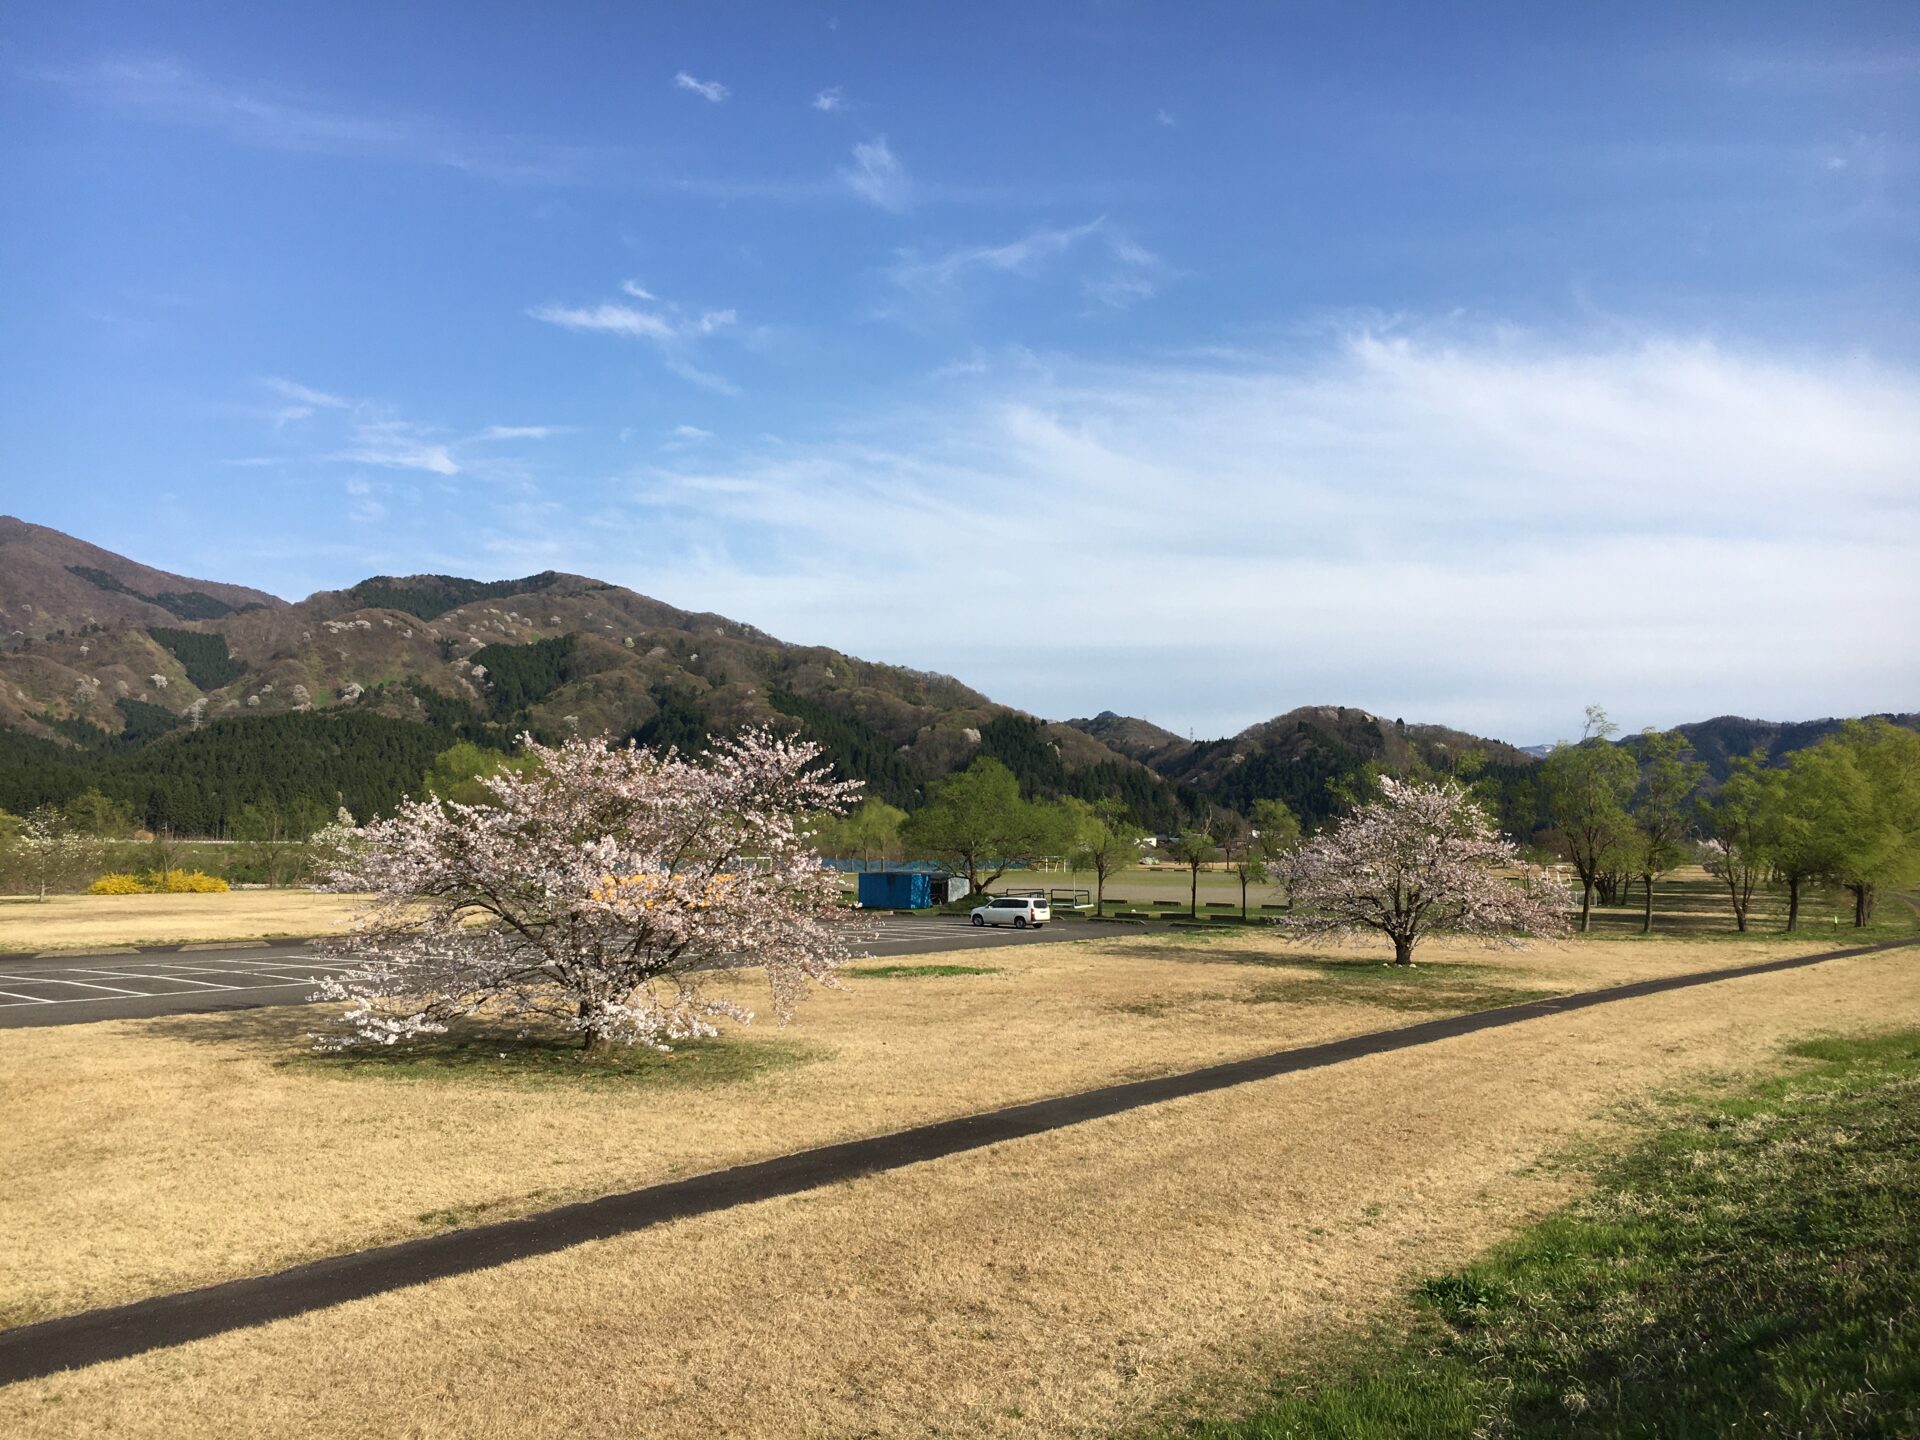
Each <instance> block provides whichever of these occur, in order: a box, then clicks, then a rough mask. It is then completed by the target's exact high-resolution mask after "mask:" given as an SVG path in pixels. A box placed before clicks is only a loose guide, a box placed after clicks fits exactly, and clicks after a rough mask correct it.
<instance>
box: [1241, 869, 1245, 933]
mask: <svg viewBox="0 0 1920 1440" xmlns="http://www.w3.org/2000/svg"><path fill="white" fill-rule="evenodd" d="M1240 923H1241V924H1242V925H1244V924H1246V923H1247V872H1246V871H1244V870H1242V871H1241V872H1240Z"/></svg>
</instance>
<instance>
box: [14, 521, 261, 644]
mask: <svg viewBox="0 0 1920 1440" xmlns="http://www.w3.org/2000/svg"><path fill="white" fill-rule="evenodd" d="M286 603H287V602H286V601H284V600H282V599H281V598H280V597H279V596H277V595H269V594H267V593H266V591H264V590H253V589H249V588H248V587H247V586H245V585H227V584H222V583H220V582H217V581H212V580H194V579H189V578H188V577H187V576H184V575H175V574H172V573H170V572H168V571H165V570H156V569H154V568H153V567H152V566H149V565H142V564H140V563H138V562H137V561H134V560H129V559H127V558H126V557H125V556H124V555H116V554H114V553H113V552H112V551H111V550H102V549H101V548H100V547H99V546H97V545H89V544H88V543H87V542H86V541H84V540H76V539H74V538H73V537H72V536H71V535H67V534H64V533H62V532H61V531H59V530H53V529H49V528H48V527H47V526H45V525H33V524H29V523H28V522H27V521H25V520H19V519H16V518H15V517H13V516H11V515H0V637H14V638H18V639H37V638H41V637H44V636H47V635H50V634H53V633H54V632H55V631H59V630H69V631H72V630H79V629H81V628H82V627H83V626H87V625H166V624H173V623H176V622H178V621H181V620H211V619H215V618H218V617H219V616H222V615H230V614H232V613H234V612H235V611H237V610H242V609H247V608H251V607H255V606H258V607H262V608H267V609H272V608H275V607H278V606H284V605H285V604H286Z"/></svg>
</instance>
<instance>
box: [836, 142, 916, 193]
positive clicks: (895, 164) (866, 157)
mask: <svg viewBox="0 0 1920 1440" xmlns="http://www.w3.org/2000/svg"><path fill="white" fill-rule="evenodd" d="M840 178H841V180H842V181H844V182H845V184H846V186H847V188H848V189H850V190H851V191H853V193H854V194H856V195H858V196H859V197H860V198H861V199H862V200H866V201H869V202H871V203H872V204H875V205H878V206H879V207H880V208H881V209H882V210H893V211H900V210H905V209H907V208H908V206H910V205H911V204H912V203H913V178H912V176H910V175H908V173H907V167H906V166H905V165H904V164H902V163H901V161H900V158H899V157H898V156H897V155H895V154H894V153H893V149H892V147H891V146H889V145H888V144H887V137H886V136H884V135H882V136H879V137H878V138H876V139H873V140H863V141H861V142H860V143H859V144H858V145H855V146H854V147H853V164H852V165H851V166H850V167H848V168H847V169H844V170H842V171H841V172H840Z"/></svg>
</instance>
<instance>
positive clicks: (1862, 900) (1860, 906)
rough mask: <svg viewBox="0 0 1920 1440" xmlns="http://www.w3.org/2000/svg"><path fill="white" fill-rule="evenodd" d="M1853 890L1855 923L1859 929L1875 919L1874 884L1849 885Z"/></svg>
mask: <svg viewBox="0 0 1920 1440" xmlns="http://www.w3.org/2000/svg"><path fill="white" fill-rule="evenodd" d="M1847 889H1849V890H1851V891H1852V892H1853V923H1854V927H1855V928H1856V929H1858V928H1859V927H1860V926H1863V925H1865V924H1867V923H1868V922H1869V921H1871V920H1872V919H1873V886H1871V885H1849V886H1848V887H1847Z"/></svg>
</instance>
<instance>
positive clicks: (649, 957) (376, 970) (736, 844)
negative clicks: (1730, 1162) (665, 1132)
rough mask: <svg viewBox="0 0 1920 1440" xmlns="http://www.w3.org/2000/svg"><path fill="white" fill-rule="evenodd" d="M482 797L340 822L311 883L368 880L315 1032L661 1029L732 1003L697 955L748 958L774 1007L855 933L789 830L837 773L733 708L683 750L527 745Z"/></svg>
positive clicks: (701, 1023) (703, 1031) (720, 960)
mask: <svg viewBox="0 0 1920 1440" xmlns="http://www.w3.org/2000/svg"><path fill="white" fill-rule="evenodd" d="M523 744H524V747H525V753H526V754H527V755H528V756H530V757H532V759H533V760H534V761H535V763H534V764H533V765H532V766H531V767H529V769H528V770H527V772H526V773H524V774H522V773H502V774H499V775H495V776H493V777H491V778H490V779H488V780H486V781H485V782H484V783H485V784H486V786H487V788H488V790H489V791H490V792H491V796H492V799H491V802H490V803H488V804H482V805H459V804H443V803H441V802H439V801H434V800H416V801H408V802H406V803H404V804H403V805H402V806H401V807H400V809H399V811H398V812H397V813H396V814H395V815H394V816H393V817H392V818H390V819H386V820H379V821H375V822H373V823H372V824H369V825H367V826H366V827H365V828H364V829H362V830H360V831H358V832H357V833H352V832H349V833H351V839H348V840H345V842H344V843H342V837H341V836H338V835H334V836H331V837H330V844H332V845H334V846H335V847H337V848H336V849H335V851H334V853H335V855H336V856H337V858H336V860H335V862H334V865H333V868H332V871H331V874H330V876H329V879H328V887H329V888H330V889H335V890H343V891H366V892H370V893H371V895H372V897H373V898H372V900H371V901H370V903H369V904H368V906H367V907H366V909H365V910H364V911H363V912H362V913H361V915H360V917H359V921H358V923H357V925H356V927H355V929H354V930H353V932H352V933H351V934H350V935H349V936H348V937H347V938H345V939H344V940H342V941H341V942H339V943H338V944H337V946H336V947H335V953H336V954H337V955H342V956H346V957H350V958H351V959H352V960H353V961H354V962H355V963H354V965H353V966H352V968H350V969H348V970H346V971H344V972H343V973H341V974H339V975H337V976H335V977H334V978H332V979H330V980H328V981H326V982H325V984H324V985H323V988H322V991H321V997H322V998H326V999H332V1000H342V1001H345V1002H347V1009H346V1011H345V1013H344V1014H343V1016H342V1017H341V1020H342V1023H341V1026H340V1028H339V1030H338V1031H337V1032H335V1033H333V1034H330V1035H327V1036H321V1037H316V1038H317V1039H318V1040H319V1042H320V1043H321V1044H322V1045H323V1046H326V1047H328V1048H344V1047H346V1046H353V1045H368V1044H375V1045H392V1044H396V1043H398V1042H401V1041H405V1040H409V1039H412V1038H413V1037H415V1036H422V1035H433V1034H439V1033H442V1032H444V1031H445V1030H446V1029H447V1028H448V1027H449V1025H451V1024H452V1023H453V1022H455V1021H457V1020H460V1019H464V1018H466V1017H482V1018H484V1019H486V1020H489V1021H494V1022H505V1023H508V1024H518V1025H531V1024H536V1023H544V1024H557V1025H559V1026H561V1027H563V1028H565V1029H568V1030H571V1031H574V1032H576V1033H578V1034H579V1035H580V1036H581V1037H582V1042H583V1046H584V1047H585V1048H586V1049H588V1050H597V1049H604V1048H606V1047H608V1046H610V1045H612V1044H616V1043H621V1044H639V1045H649V1046H653V1047H655V1048H657V1049H667V1048H669V1042H671V1041H675V1040H682V1039H687V1038H689V1037H694V1036H710V1035H714V1034H716V1033H717V1031H716V1029H715V1027H714V1024H713V1022H714V1020H715V1019H717V1018H721V1017H725V1018H730V1019H733V1020H735V1021H738V1022H740V1023H742V1024H745V1023H747V1022H749V1021H751V1019H752V1018H753V1016H752V1013H751V1012H750V1011H748V1010H746V1009H745V1008H743V1007H742V1006H741V1005H739V1004H737V1003H735V1002H734V1001H731V1000H728V999H724V998H719V997H716V996H711V995H708V994H707V993H705V989H704V985H705V983H706V982H707V981H708V980H709V979H710V978H711V977H712V975H713V973H714V972H716V971H725V970H727V969H730V968H736V967H740V966H749V965H757V966H761V967H763V968H764V970H765V973H766V977H767V979H768V981H769V982H770V983H771V987H772V991H773V1007H774V1011H775V1013H776V1014H777V1015H778V1016H779V1017H780V1018H781V1019H783V1020H784V1019H786V1018H788V1017H789V1016H791V1015H792V1013H793V1009H794V1006H795V1005H796V1004H797V1003H798V1001H799V1000H800V998H801V996H802V994H803V993H804V992H805V990H806V988H807V986H808V983H809V982H818V983H820V984H823V985H833V984H834V979H833V972H834V971H835V969H837V968H838V967H839V966H840V965H841V964H842V963H844V962H845V960H846V959H847V958H849V955H850V950H849V945H850V943H851V942H853V941H855V940H857V939H859V938H862V937H860V936H858V935H856V934H855V933H854V927H853V926H852V925H851V924H850V923H849V922H848V921H847V920H846V919H844V918H843V916H844V911H843V910H842V907H841V903H840V882H839V877H838V876H837V875H836V874H835V872H833V871H832V870H829V869H827V868H825V867H824V866H822V865H821V863H820V859H819V857H818V855H816V854H815V853H814V851H813V849H812V847H811V845H810V844H809V840H810V838H811V835H812V830H811V829H810V828H809V827H810V825H811V824H812V823H814V822H815V821H817V820H818V819H819V818H821V817H823V816H825V815H829V814H838V813H841V812H842V811H843V810H844V808H845V806H846V804H847V802H848V801H849V800H850V799H851V798H852V797H853V796H854V795H855V793H856V792H857V791H858V789H859V785H858V783H857V782H845V781H835V780H832V779H830V778H829V771H828V768H827V767H826V766H823V765H818V764H816V762H817V761H818V759H819V756H820V753H821V751H820V748H819V747H818V746H817V745H813V744H810V743H807V742H804V741H798V740H793V739H787V738H783V737H780V736H776V735H774V734H773V733H771V732H770V731H767V730H757V729H750V730H746V731H743V732H742V733H741V734H740V735H739V736H737V737H736V738H734V739H731V740H724V741H718V742H715V743H714V745H713V747H712V748H711V750H710V751H709V752H708V753H707V754H705V755H703V756H701V757H700V758H698V759H693V758H689V757H687V756H683V755H681V754H679V753H678V752H676V751H671V750H670V751H668V752H666V753H665V754H657V753H655V752H653V751H651V750H647V749H644V748H641V747H638V746H634V745H631V744H628V745H609V744H607V743H606V741H605V740H604V739H581V738H578V737H576V738H573V739H569V740H567V741H565V742H563V743H562V744H560V745H558V746H552V747H549V746H545V745H541V744H538V743H537V742H535V741H534V740H533V739H532V738H531V737H530V736H529V737H525V738H524V740H523Z"/></svg>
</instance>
